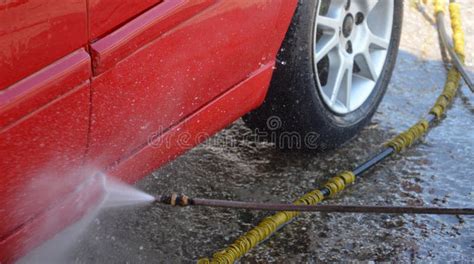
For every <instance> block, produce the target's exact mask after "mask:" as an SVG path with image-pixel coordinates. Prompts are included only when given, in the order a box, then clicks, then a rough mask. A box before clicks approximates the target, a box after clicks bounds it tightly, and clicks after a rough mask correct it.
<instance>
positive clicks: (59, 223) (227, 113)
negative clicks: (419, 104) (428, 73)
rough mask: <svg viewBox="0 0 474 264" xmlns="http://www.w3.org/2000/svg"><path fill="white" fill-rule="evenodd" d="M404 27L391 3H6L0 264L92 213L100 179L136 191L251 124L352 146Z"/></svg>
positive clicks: (282, 141)
mask: <svg viewBox="0 0 474 264" xmlns="http://www.w3.org/2000/svg"><path fill="white" fill-rule="evenodd" d="M401 20H402V1H385V0H380V1H374V0H359V1H357V0H355V1H351V0H332V1H331V0H321V1H317V0H304V1H297V0H273V1H270V0H163V1H162V0H127V1H115V0H61V1H56V0H55V1H53V0H4V1H0V157H1V159H0V169H1V172H2V173H1V175H0V262H2V263H3V262H11V261H13V260H15V259H16V258H18V257H19V256H21V255H23V254H25V253H26V252H28V251H29V250H31V249H32V248H33V247H35V246H37V245H39V244H40V243H41V242H42V241H44V240H46V239H48V238H50V237H51V236H52V235H54V234H55V233H56V232H58V231H60V230H61V229H63V228H64V227H65V226H67V225H69V224H71V223H73V222H74V221H76V220H77V219H78V218H79V217H80V216H81V215H82V214H84V212H85V211H86V210H87V209H88V208H89V207H90V206H91V204H93V202H94V201H95V200H96V199H97V197H98V195H99V193H100V186H101V184H100V181H99V180H98V179H97V177H95V176H94V175H97V172H105V173H107V174H108V175H111V176H114V177H117V178H119V179H121V180H123V181H126V182H129V183H133V182H135V181H137V180H139V179H140V178H142V177H144V176H145V175H147V174H148V173H150V172H151V171H153V170H155V169H156V168H158V167H159V166H162V165H163V164H165V163H166V162H168V161H170V160H172V159H174V158H176V157H177V156H178V155H180V154H182V153H183V152H185V151H186V150H188V149H189V148H191V147H193V146H195V145H197V144H199V143H200V142H202V141H203V140H205V139H206V138H207V137H209V136H211V135H212V134H214V133H215V132H217V131H219V130H220V129H222V128H224V127H226V126H227V125H228V124H230V123H231V122H233V121H235V120H236V119H238V118H240V117H242V116H244V120H245V122H246V123H247V124H248V126H249V127H250V128H252V129H255V130H256V132H257V133H258V135H264V136H265V137H266V138H267V139H268V140H270V141H273V142H274V143H275V144H276V146H277V147H279V148H286V149H295V148H297V149H305V150H321V149H325V148H332V147H335V146H338V145H340V144H342V143H343V142H345V141H347V140H348V139H350V138H351V137H353V136H354V135H355V134H356V133H357V131H359V130H360V129H361V127H363V126H364V125H365V124H366V123H367V122H368V120H369V119H370V118H371V116H372V115H373V113H374V112H375V110H376V108H377V106H378V104H379V102H380V100H381V98H382V97H383V95H384V92H385V90H386V88H387V84H388V82H389V79H390V75H391V71H392V69H393V66H394V62H395V59H396V54H397V50H398V42H399V39H400V27H401ZM252 110H253V111H252ZM249 111H251V112H250V113H249Z"/></svg>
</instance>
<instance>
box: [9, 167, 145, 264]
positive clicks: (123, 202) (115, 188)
mask: <svg viewBox="0 0 474 264" xmlns="http://www.w3.org/2000/svg"><path fill="white" fill-rule="evenodd" d="M92 175H95V176H97V175H100V177H101V178H102V180H101V182H102V183H103V187H104V188H103V189H104V190H105V195H104V196H103V197H104V198H103V199H102V200H101V201H99V202H98V204H97V205H96V206H95V207H94V208H91V209H90V210H89V211H88V212H87V213H86V215H84V216H83V217H82V218H81V219H80V220H79V221H77V222H76V223H74V224H73V225H71V226H69V227H67V228H66V229H64V230H63V231H62V232H60V233H58V234H56V235H55V236H54V237H53V238H52V239H50V240H48V241H47V242H45V243H43V244H42V245H41V246H39V247H38V248H36V249H34V250H33V251H31V252H30V253H29V254H28V255H27V256H25V257H23V258H22V259H20V260H19V261H18V262H17V263H22V264H23V263H51V264H54V263H67V262H68V259H69V254H70V252H71V250H72V249H73V247H74V246H75V245H77V243H78V242H79V241H80V237H81V235H82V234H84V233H85V231H86V230H87V228H88V227H89V225H90V224H91V223H92V222H93V221H94V219H96V218H97V216H98V215H99V213H100V212H101V211H102V210H103V209H105V208H112V207H123V206H138V205H145V204H149V203H151V202H153V201H154V197H153V196H151V195H149V194H147V193H145V192H143V191H140V190H138V189H136V188H134V187H133V186H131V185H128V184H125V183H123V182H120V181H119V180H117V179H114V178H111V177H107V176H106V175H105V174H102V173H100V174H97V173H94V174H92ZM92 177H94V176H92ZM43 231H47V230H43Z"/></svg>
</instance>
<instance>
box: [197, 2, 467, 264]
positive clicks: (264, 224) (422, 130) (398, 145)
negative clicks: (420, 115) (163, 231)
mask: <svg viewBox="0 0 474 264" xmlns="http://www.w3.org/2000/svg"><path fill="white" fill-rule="evenodd" d="M434 10H435V13H436V14H437V13H439V12H442V13H445V1H444V0H434ZM449 12H450V16H451V26H452V30H453V41H454V47H455V50H456V53H457V54H458V55H459V57H460V58H462V59H463V60H464V33H463V31H462V27H461V13H460V6H459V4H456V3H451V4H450V5H449ZM460 79H461V76H460V74H459V72H458V71H457V70H456V68H454V67H452V68H451V69H450V70H449V71H448V74H447V79H446V83H445V85H444V89H443V92H442V94H441V95H440V96H439V97H438V99H437V100H436V103H435V104H434V106H433V108H432V109H431V110H430V114H433V115H435V116H436V118H437V119H439V118H441V117H442V116H443V114H444V113H445V111H446V109H447V107H448V106H449V104H450V103H451V102H452V100H453V98H454V96H455V95H456V91H457V89H458V87H459V84H460ZM428 129H429V125H428V121H426V120H425V119H422V120H421V121H420V122H418V123H417V124H415V125H414V126H412V127H410V128H409V129H407V130H406V131H404V132H402V133H401V134H399V135H398V136H396V137H395V138H393V139H392V140H390V141H388V142H387V143H386V145H387V146H390V147H392V148H393V149H394V150H395V151H396V152H401V151H402V150H403V149H405V148H408V147H410V146H411V145H412V144H413V143H414V142H415V141H416V140H417V139H419V138H421V137H422V136H423V135H424V134H426V132H427V131H428ZM354 181H355V175H354V173H352V172H350V171H344V172H342V173H341V174H339V175H337V176H335V177H333V178H331V179H330V180H329V181H328V182H327V183H326V184H324V185H323V187H322V188H320V189H316V190H313V191H311V192H309V193H307V194H305V195H304V196H303V197H301V198H300V199H298V200H296V201H295V202H294V204H300V205H302V204H305V205H315V204H317V203H319V202H321V201H322V200H323V199H324V194H323V192H322V191H321V190H323V189H326V190H329V192H330V195H329V197H333V196H334V195H336V194H337V193H339V192H341V191H342V190H344V188H345V187H346V186H347V185H349V184H352V183H353V182H354ZM299 214H300V213H299V212H291V211H283V212H278V213H276V214H274V215H271V216H268V217H266V218H264V219H263V220H262V221H261V222H260V223H259V224H258V225H257V226H256V227H254V228H252V229H251V230H250V231H248V232H247V233H245V234H243V235H242V236H241V237H239V238H238V239H236V240H235V241H234V242H233V243H232V244H230V245H229V246H228V247H227V248H225V249H222V250H220V251H217V252H216V253H214V254H213V255H212V258H211V259H209V258H203V259H200V260H198V264H211V263H212V264H214V263H229V264H230V263H234V262H235V261H236V260H238V259H240V258H241V257H242V256H244V255H245V254H246V253H247V252H248V251H249V250H250V249H252V248H253V247H255V246H256V245H258V244H259V243H260V242H262V241H263V240H265V239H267V238H268V237H270V236H271V235H272V234H273V233H274V232H275V231H277V230H278V229H279V228H280V227H282V226H283V225H285V224H286V223H288V222H290V221H291V220H292V219H293V218H295V217H296V216H298V215H299Z"/></svg>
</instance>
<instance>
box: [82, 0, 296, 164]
mask: <svg viewBox="0 0 474 264" xmlns="http://www.w3.org/2000/svg"><path fill="white" fill-rule="evenodd" d="M183 2H184V3H188V1H183ZM198 2H206V1H198ZM189 3H191V2H189ZM288 3H289V2H288V1H272V2H269V1H218V2H215V3H214V4H213V5H211V6H209V7H208V8H206V9H205V10H203V11H202V12H200V13H199V14H198V15H194V16H192V17H191V18H190V19H188V20H187V21H185V22H183V23H180V24H179V25H178V26H176V27H175V28H173V29H171V30H169V31H168V32H166V33H164V34H163V35H162V36H161V37H159V38H157V39H156V40H154V41H152V42H150V43H149V44H147V45H146V46H143V47H142V48H140V49H138V50H137V51H136V52H134V53H133V54H132V55H130V56H128V57H127V58H125V59H123V60H121V61H119V62H118V63H117V64H115V65H114V66H113V67H112V68H111V69H109V70H107V71H106V72H104V73H102V74H100V75H98V76H96V77H94V78H93V80H92V83H91V84H92V104H93V108H92V124H91V144H90V152H89V157H90V159H91V162H93V163H94V166H96V167H107V166H110V165H112V164H113V163H114V162H116V161H117V160H119V159H121V158H122V157H124V156H128V155H130V154H131V153H133V152H134V151H137V150H138V149H139V148H141V147H143V144H146V142H147V140H148V137H149V136H150V135H152V134H155V133H159V132H160V131H164V130H166V129H168V128H169V127H170V126H172V125H174V124H176V123H178V122H179V121H180V120H183V119H184V118H185V117H186V116H189V115H190V114H191V113H193V112H195V111H197V110H198V109H199V108H201V107H202V106H204V105H205V104H206V103H208V102H209V101H211V100H212V99H214V98H216V97H217V96H219V95H221V94H222V93H224V92H225V91H226V90H228V89H229V88H231V87H233V86H234V85H236V84H237V83H239V82H240V81H242V80H244V79H246V78H247V77H248V76H249V74H250V73H252V72H254V71H255V70H257V69H259V68H260V67H262V66H263V65H265V64H266V63H268V62H270V61H272V60H274V58H275V54H276V52H277V50H278V48H279V46H280V43H281V40H282V38H283V36H284V31H283V30H282V29H280V30H275V29H278V27H279V25H280V23H281V21H280V19H281V11H282V10H288V9H289V8H287V6H288V5H289V4H288ZM193 5H194V3H193ZM159 6H161V4H160V5H159ZM150 11H152V10H150ZM255 13H258V14H259V15H258V16H255V15H254V14H255ZM143 15H146V14H143ZM290 16H291V15H290ZM288 17H289V15H287V17H286V20H288ZM156 18H157V19H161V14H160V13H157V16H156ZM137 19H139V18H137ZM125 26H128V25H125ZM286 28H287V24H286V25H285V30H286ZM140 30H141V28H140V27H138V28H137V31H140ZM112 34H114V33H112ZM130 40H131V41H133V39H130ZM100 41H101V40H99V42H100ZM93 45H94V44H93ZM93 45H92V46H93ZM170 54H172V56H170Z"/></svg>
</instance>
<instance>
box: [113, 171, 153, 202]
mask: <svg viewBox="0 0 474 264" xmlns="http://www.w3.org/2000/svg"><path fill="white" fill-rule="evenodd" d="M105 191H106V193H107V196H106V199H105V203H104V207H122V206H130V205H141V204H148V203H151V202H153V201H154V200H155V198H154V197H153V196H151V195H149V194H147V193H145V192H143V191H140V190H138V189H136V188H133V187H132V186H130V185H128V184H125V183H123V182H120V181H118V180H115V179H113V178H110V177H108V178H106V184H105Z"/></svg>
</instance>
